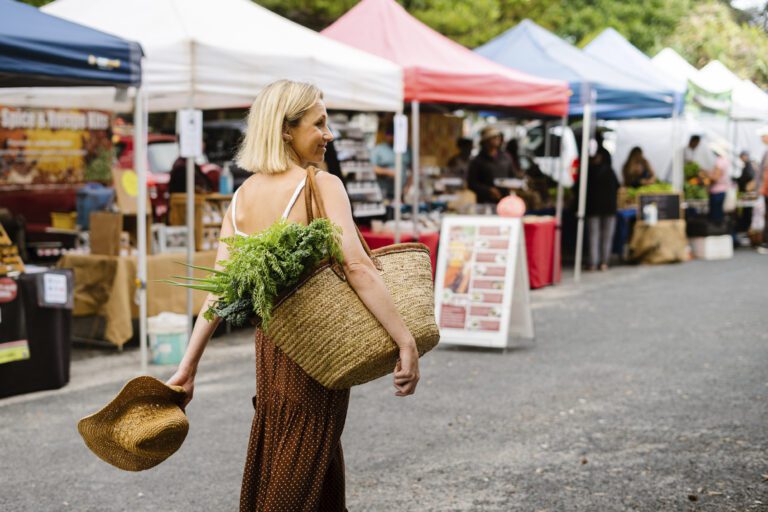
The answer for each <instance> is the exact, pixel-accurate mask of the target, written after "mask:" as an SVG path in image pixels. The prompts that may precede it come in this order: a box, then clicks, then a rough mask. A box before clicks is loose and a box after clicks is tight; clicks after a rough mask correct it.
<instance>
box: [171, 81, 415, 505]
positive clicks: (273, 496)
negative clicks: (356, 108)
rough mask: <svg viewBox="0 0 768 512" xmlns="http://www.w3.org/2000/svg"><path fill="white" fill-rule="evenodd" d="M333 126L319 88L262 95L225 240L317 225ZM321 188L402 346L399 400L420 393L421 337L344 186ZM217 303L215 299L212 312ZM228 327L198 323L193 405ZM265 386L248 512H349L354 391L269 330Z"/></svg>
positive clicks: (192, 344) (263, 361) (261, 385)
mask: <svg viewBox="0 0 768 512" xmlns="http://www.w3.org/2000/svg"><path fill="white" fill-rule="evenodd" d="M326 123H327V113H326V109H325V104H324V102H323V97H322V93H321V92H320V90H319V89H317V88H316V87H315V86H313V85H310V84H304V83H297V82H291V81H287V80H282V81H279V82H275V83H273V84H270V85H269V86H267V87H266V88H265V89H264V90H262V91H261V92H260V93H259V95H258V96H257V98H256V100H255V101H254V103H253V105H252V107H251V111H250V114H249V117H248V129H247V132H246V135H245V138H244V141H243V144H242V147H241V148H240V152H239V155H238V162H237V163H238V165H239V166H240V167H242V168H243V169H247V170H249V171H251V172H252V173H253V175H252V176H251V177H250V178H248V180H246V182H245V183H244V184H243V185H242V186H241V187H240V188H239V189H238V194H237V196H235V197H233V200H232V203H231V205H230V208H229V211H228V212H227V215H226V216H225V218H224V220H223V222H222V226H221V237H222V238H227V237H232V236H235V235H241V236H247V234H252V233H259V232H261V231H263V230H265V229H267V228H268V227H270V226H271V225H273V224H274V223H275V222H276V221H279V220H280V219H281V218H282V219H286V220H287V221H288V222H294V223H300V224H306V223H307V220H308V216H307V212H306V209H305V202H304V197H303V196H304V183H305V178H306V170H305V168H306V167H308V166H309V165H311V164H314V165H316V164H318V163H319V162H321V161H322V160H323V156H324V154H325V151H326V149H325V148H326V145H327V143H328V142H329V141H330V140H331V139H332V135H331V132H330V131H329V130H328V127H327V124H326ZM316 181H317V187H318V189H319V193H320V195H321V196H322V197H323V202H324V203H325V206H326V214H327V216H328V217H329V219H330V220H331V221H332V222H333V223H335V224H336V225H338V226H340V228H341V229H342V240H341V242H342V250H343V269H344V273H345V274H346V278H347V280H348V282H349V284H350V285H351V286H352V288H353V289H354V290H355V291H356V292H357V294H358V295H359V296H360V298H361V300H362V301H363V302H364V303H365V305H366V306H367V307H368V308H369V309H370V311H371V313H372V314H373V315H374V316H375V317H376V319H377V320H378V321H379V322H380V323H381V325H382V326H383V327H384V328H385V329H386V330H387V331H388V332H389V334H390V335H391V337H392V340H393V341H394V342H395V343H396V344H397V345H398V347H399V358H400V362H399V364H398V367H397V368H396V371H395V373H394V385H395V388H396V389H397V392H396V393H395V394H396V395H397V396H406V395H411V394H413V393H414V391H415V389H416V384H417V383H418V380H419V363H418V353H417V351H416V344H415V341H414V338H413V336H412V335H411V333H410V332H409V331H408V328H407V327H406V326H405V324H404V322H403V319H402V318H401V316H400V315H399V314H398V312H397V309H396V308H395V305H394V303H393V300H392V297H391V296H390V295H389V292H388V291H387V289H386V287H385V286H384V282H383V281H382V278H381V276H380V275H379V272H378V271H377V270H376V267H375V266H374V265H373V263H372V262H371V260H370V258H369V257H368V256H367V254H366V252H365V251H364V249H363V247H362V245H361V243H360V241H359V240H358V238H357V232H356V229H355V224H354V221H353V219H352V213H351V207H350V203H349V199H348V198H347V194H346V191H345V190H344V186H343V185H342V183H341V181H340V180H339V179H338V178H336V177H335V176H332V175H330V174H328V173H325V172H321V173H319V174H318V175H317V180H316ZM238 196H239V197H238ZM286 205H287V208H286ZM281 213H283V216H282V217H281ZM228 258H229V252H228V248H227V245H226V244H223V243H222V244H219V249H218V254H217V257H216V260H217V261H219V262H220V261H222V260H227V259H228ZM215 300H216V299H215V297H214V296H211V295H209V296H208V297H207V299H206V303H205V305H204V306H203V310H207V309H208V307H209V306H210V305H211V304H212V301H215ZM219 321H220V319H218V318H217V319H214V320H211V321H209V320H206V319H205V318H204V316H203V315H200V316H198V318H197V322H196V323H195V327H194V330H193V332H192V337H191V339H190V341H189V345H188V348H187V351H186V353H185V355H184V358H183V360H182V362H181V364H180V366H179V368H178V370H177V372H176V373H175V374H174V375H173V376H172V377H171V378H170V380H169V381H168V384H170V385H180V386H182V387H183V388H184V390H185V391H186V392H187V402H188V401H189V400H191V398H192V396H193V390H194V382H195V375H196V373H197V368H198V363H199V361H200V358H201V357H202V355H203V351H204V349H205V346H206V344H207V343H208V340H209V339H210V337H211V334H212V333H213V332H214V330H215V329H216V327H217V325H218V323H219ZM256 382H257V386H256V389H257V393H256V396H254V397H253V406H254V408H255V416H254V419H253V423H252V427H251V436H250V441H249V443H248V452H247V457H246V463H245V472H244V475H243V481H242V489H241V495H240V510H241V511H253V510H274V511H301V512H309V511H318V510H322V511H330V512H336V511H339V512H341V511H344V510H345V498H344V459H343V456H342V449H341V443H340V438H341V433H342V429H343V428H344V421H345V418H346V414H347V405H348V400H349V390H330V389H327V388H325V387H323V386H321V385H320V384H319V383H318V382H316V381H315V380H313V379H312V378H310V377H309V376H308V375H307V373H305V372H304V371H303V370H302V369H301V368H300V367H299V366H298V365H297V364H296V363H295V362H293V361H292V360H290V359H288V358H287V357H286V355H285V354H284V353H283V352H282V351H281V350H280V349H278V348H277V347H276V346H275V345H274V344H273V342H272V340H271V339H270V338H269V337H268V336H267V335H266V334H265V333H264V332H263V331H262V330H261V329H257V331H256ZM185 405H186V404H185Z"/></svg>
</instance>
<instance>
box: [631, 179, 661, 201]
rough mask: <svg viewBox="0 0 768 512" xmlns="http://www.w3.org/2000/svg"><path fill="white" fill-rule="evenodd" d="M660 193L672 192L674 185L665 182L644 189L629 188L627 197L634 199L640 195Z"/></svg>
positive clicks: (646, 186)
mask: <svg viewBox="0 0 768 512" xmlns="http://www.w3.org/2000/svg"><path fill="white" fill-rule="evenodd" d="M660 192H672V184H671V183H665V182H663V181H660V182H657V183H653V184H651V185H643V186H642V187H627V197H629V198H630V199H634V198H636V197H637V196H638V194H658V193H660Z"/></svg>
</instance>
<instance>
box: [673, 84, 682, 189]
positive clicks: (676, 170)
mask: <svg viewBox="0 0 768 512" xmlns="http://www.w3.org/2000/svg"><path fill="white" fill-rule="evenodd" d="M675 97H677V96H675ZM679 138H680V115H679V113H678V111H677V105H675V108H674V110H672V137H671V139H672V140H671V144H672V176H670V179H671V181H672V189H673V190H675V191H676V192H681V191H682V190H683V179H682V176H683V172H682V168H681V167H680V159H679V158H678V155H677V153H678V152H679V150H678V147H677V145H678V139H679Z"/></svg>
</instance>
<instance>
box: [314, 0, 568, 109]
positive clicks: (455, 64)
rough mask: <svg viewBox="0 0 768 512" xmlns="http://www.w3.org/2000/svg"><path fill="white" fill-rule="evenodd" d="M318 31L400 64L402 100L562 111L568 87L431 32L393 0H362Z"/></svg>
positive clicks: (564, 107)
mask: <svg viewBox="0 0 768 512" xmlns="http://www.w3.org/2000/svg"><path fill="white" fill-rule="evenodd" d="M322 33H323V34H324V35H327V36H328V37H330V38H333V39H335V40H337V41H341V42H343V43H346V44H349V45H351V46H354V47H356V48H360V49H361V50H365V51H367V52H370V53H373V54H376V55H378V56H380V57H383V58H385V59H388V60H390V61H392V62H395V63H397V64H399V65H400V66H402V67H403V70H404V80H405V87H404V89H405V92H404V94H405V100H406V101H420V102H423V103H455V104H466V105H484V106H504V107H513V108H521V109H525V110H529V111H533V112H539V113H542V114H547V115H556V116H559V115H563V114H565V113H566V111H567V106H568V94H569V92H568V87H567V85H566V84H565V83H563V82H562V81H558V80H548V79H544V78H538V77H534V76H530V75H527V74H525V73H522V72H520V71H516V70H511V69H508V68H505V67H504V66H500V65H498V64H496V63H494V62H491V61H489V60H487V59H485V58H483V57H480V56H479V55H477V54H475V53H473V52H472V51H471V50H469V49H467V48H465V47H464V46H461V45H460V44H458V43H456V42H454V41H451V40H450V39H448V38H447V37H445V36H443V35H442V34H440V33H438V32H435V31H434V30H432V29H431V28H429V27H427V26H426V25H424V24H423V23H421V22H420V21H418V20H417V19H416V18H414V17H412V16H411V15H410V14H408V12H406V10H405V9H404V8H403V7H402V6H400V5H399V4H398V3H397V2H395V1H394V0H363V1H361V2H360V3H359V4H357V5H356V6H355V7H353V8H352V9H350V10H349V12H347V13H346V14H344V15H343V16H342V17H341V18H339V19H338V20H337V21H336V22H335V23H334V24H333V25H331V26H330V27H328V28H326V29H325V30H323V31H322Z"/></svg>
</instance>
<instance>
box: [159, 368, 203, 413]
mask: <svg viewBox="0 0 768 512" xmlns="http://www.w3.org/2000/svg"><path fill="white" fill-rule="evenodd" d="M195 373H196V371H194V370H192V369H188V368H182V367H179V369H178V370H176V373H174V374H173V376H172V377H171V378H170V379H168V381H167V382H166V384H167V385H169V386H181V387H182V388H183V389H184V391H185V392H186V393H187V396H186V397H185V398H184V403H183V404H182V405H181V408H182V409H184V408H186V407H187V404H188V403H189V402H190V401H191V400H192V395H193V393H194V391H195Z"/></svg>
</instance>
